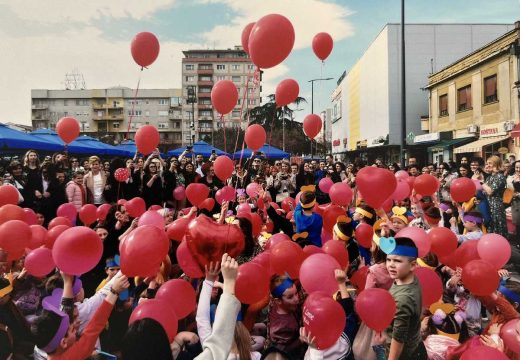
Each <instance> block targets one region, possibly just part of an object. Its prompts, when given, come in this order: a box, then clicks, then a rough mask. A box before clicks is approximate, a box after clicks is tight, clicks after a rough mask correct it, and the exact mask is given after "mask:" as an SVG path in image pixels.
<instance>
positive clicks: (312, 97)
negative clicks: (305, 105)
mask: <svg viewBox="0 0 520 360" xmlns="http://www.w3.org/2000/svg"><path fill="white" fill-rule="evenodd" d="M332 79H333V78H331V77H328V78H320V79H312V80H309V81H308V82H310V83H311V114H314V82H315V81H327V80H332ZM323 125H324V126H325V124H323ZM323 132H324V133H325V128H323ZM317 148H318V145H317V144H316V149H317ZM311 158H312V139H311Z"/></svg>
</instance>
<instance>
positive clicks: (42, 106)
mask: <svg viewBox="0 0 520 360" xmlns="http://www.w3.org/2000/svg"><path fill="white" fill-rule="evenodd" d="M48 108H49V105H47V104H36V105H32V106H31V109H33V110H47V109H48Z"/></svg>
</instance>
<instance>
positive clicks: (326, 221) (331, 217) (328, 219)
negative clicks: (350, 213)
mask: <svg viewBox="0 0 520 360" xmlns="http://www.w3.org/2000/svg"><path fill="white" fill-rule="evenodd" d="M345 213H346V212H345V209H343V208H342V207H341V206H339V205H330V206H328V207H327V208H326V209H325V210H324V211H323V229H324V230H325V231H326V232H329V233H332V228H333V227H334V225H336V222H337V220H338V216H340V215H345Z"/></svg>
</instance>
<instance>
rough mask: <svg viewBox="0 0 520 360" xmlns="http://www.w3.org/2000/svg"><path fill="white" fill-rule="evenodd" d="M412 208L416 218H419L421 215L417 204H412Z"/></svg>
mask: <svg viewBox="0 0 520 360" xmlns="http://www.w3.org/2000/svg"><path fill="white" fill-rule="evenodd" d="M411 210H412V215H413V216H414V217H415V218H418V217H419V211H417V205H412V207H411Z"/></svg>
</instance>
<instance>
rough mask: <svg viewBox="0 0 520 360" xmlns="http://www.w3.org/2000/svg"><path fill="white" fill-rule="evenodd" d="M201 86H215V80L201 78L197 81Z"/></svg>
mask: <svg viewBox="0 0 520 360" xmlns="http://www.w3.org/2000/svg"><path fill="white" fill-rule="evenodd" d="M197 85H199V86H213V80H199V81H197Z"/></svg>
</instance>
